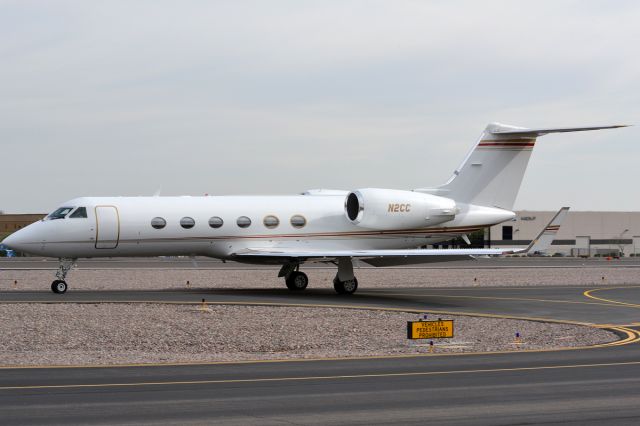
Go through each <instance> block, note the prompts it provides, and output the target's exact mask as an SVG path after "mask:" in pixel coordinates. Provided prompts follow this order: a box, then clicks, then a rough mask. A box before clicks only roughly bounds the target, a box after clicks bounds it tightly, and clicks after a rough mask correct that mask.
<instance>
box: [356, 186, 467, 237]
mask: <svg viewBox="0 0 640 426" xmlns="http://www.w3.org/2000/svg"><path fill="white" fill-rule="evenodd" d="M344 205H345V214H346V216H347V218H348V219H349V220H350V221H351V222H352V223H353V224H356V225H358V226H362V227H364V228H369V229H379V230H389V229H410V228H423V227H427V226H432V225H437V224H440V223H444V222H448V221H450V220H453V219H454V218H455V216H456V212H457V208H456V203H455V201H453V200H452V199H449V198H445V197H439V196H437V195H431V194H423V193H420V192H413V191H401V190H395V189H379V188H365V189H358V190H356V191H352V192H350V193H349V194H348V195H347V197H346V199H345V203H344Z"/></svg>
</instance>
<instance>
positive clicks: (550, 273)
mask: <svg viewBox="0 0 640 426" xmlns="http://www.w3.org/2000/svg"><path fill="white" fill-rule="evenodd" d="M302 270H303V271H305V272H306V273H307V274H308V275H309V287H310V288H333V284H332V281H333V277H334V276H335V273H336V271H335V268H308V269H304V267H303V268H302ZM355 273H356V276H357V277H358V282H359V285H360V288H361V289H366V288H380V287H472V286H533V285H554V284H557V285H598V286H601V285H619V284H634V283H638V281H639V279H640V268H513V269H511V268H504V269H475V270H474V269H418V268H377V269H374V268H361V269H356V271H355ZM277 275H278V270H277V269H264V268H263V269H250V268H248V267H242V266H239V267H238V269H216V270H212V269H208V270H207V269H200V270H198V269H187V270H174V269H166V270H163V269H77V270H73V271H71V272H70V273H69V275H68V276H67V282H68V283H69V288H70V289H71V290H74V289H78V290H128V289H135V290H161V289H175V288H185V287H186V285H187V281H189V285H190V286H191V287H193V288H282V287H284V281H283V280H282V278H278V277H277ZM54 277H55V272H54V271H52V270H50V271H47V270H36V271H34V270H4V271H2V270H0V290H1V291H11V290H43V291H48V290H49V286H50V285H51V281H53V279H54Z"/></svg>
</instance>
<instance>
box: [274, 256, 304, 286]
mask: <svg viewBox="0 0 640 426" xmlns="http://www.w3.org/2000/svg"><path fill="white" fill-rule="evenodd" d="M278 276H279V277H284V282H285V284H286V285H287V288H288V289H289V290H291V291H302V290H304V289H305V288H307V285H309V277H307V274H305V273H304V272H300V264H299V263H287V264H285V265H282V268H281V269H280V272H279V273H278Z"/></svg>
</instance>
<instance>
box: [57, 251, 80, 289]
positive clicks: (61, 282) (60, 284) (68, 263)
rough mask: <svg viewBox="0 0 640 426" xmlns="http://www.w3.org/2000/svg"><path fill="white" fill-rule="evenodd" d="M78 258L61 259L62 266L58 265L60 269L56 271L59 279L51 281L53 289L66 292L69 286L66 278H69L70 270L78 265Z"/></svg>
mask: <svg viewBox="0 0 640 426" xmlns="http://www.w3.org/2000/svg"><path fill="white" fill-rule="evenodd" d="M76 260H77V259H64V258H61V259H60V266H58V271H57V272H56V278H57V280H54V281H53V282H52V283H51V291H53V292H54V293H56V294H64V293H66V291H67V288H68V286H67V282H66V281H65V278H67V274H68V273H69V271H70V270H71V269H72V268H73V267H74V266H75V265H76Z"/></svg>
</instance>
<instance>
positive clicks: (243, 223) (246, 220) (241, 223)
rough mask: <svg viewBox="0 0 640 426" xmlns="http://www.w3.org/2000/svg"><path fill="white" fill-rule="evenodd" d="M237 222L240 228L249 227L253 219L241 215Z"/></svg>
mask: <svg viewBox="0 0 640 426" xmlns="http://www.w3.org/2000/svg"><path fill="white" fill-rule="evenodd" d="M236 223H237V224H238V226H239V227H240V228H248V227H249V226H251V219H249V218H248V217H246V216H240V217H239V218H238V220H237V221H236Z"/></svg>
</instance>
